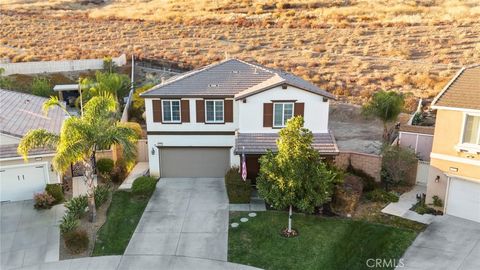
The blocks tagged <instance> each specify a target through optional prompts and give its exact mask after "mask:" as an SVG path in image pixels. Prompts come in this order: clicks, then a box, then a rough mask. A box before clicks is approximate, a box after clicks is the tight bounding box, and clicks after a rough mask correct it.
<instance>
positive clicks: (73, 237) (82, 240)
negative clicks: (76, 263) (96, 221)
mask: <svg viewBox="0 0 480 270" xmlns="http://www.w3.org/2000/svg"><path fill="white" fill-rule="evenodd" d="M63 239H64V241H65V246H66V247H67V248H68V250H69V251H70V252H71V253H72V254H78V253H81V252H83V251H85V250H87V248H88V242H89V240H88V234H87V231H85V230H74V231H71V232H69V233H66V234H65V235H63Z"/></svg>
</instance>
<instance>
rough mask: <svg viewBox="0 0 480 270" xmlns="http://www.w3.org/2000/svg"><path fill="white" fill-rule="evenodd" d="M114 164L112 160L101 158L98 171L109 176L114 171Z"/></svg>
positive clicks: (98, 161) (98, 162)
mask: <svg viewBox="0 0 480 270" xmlns="http://www.w3.org/2000/svg"><path fill="white" fill-rule="evenodd" d="M113 166H114V162H113V160H112V159H110V158H101V159H99V160H97V170H98V173H100V174H101V175H108V174H110V173H112V171H113Z"/></svg>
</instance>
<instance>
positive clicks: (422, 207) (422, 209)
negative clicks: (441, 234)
mask: <svg viewBox="0 0 480 270" xmlns="http://www.w3.org/2000/svg"><path fill="white" fill-rule="evenodd" d="M410 210H413V211H415V212H417V213H419V214H420V215H424V214H431V215H439V214H441V211H437V210H435V209H433V208H431V207H428V206H427V205H426V204H425V203H423V202H421V201H420V202H418V203H417V204H415V205H414V206H413V207H412V208H411V209H410Z"/></svg>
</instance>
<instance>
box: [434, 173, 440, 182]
mask: <svg viewBox="0 0 480 270" xmlns="http://www.w3.org/2000/svg"><path fill="white" fill-rule="evenodd" d="M435 183H440V175H437V177H435Z"/></svg>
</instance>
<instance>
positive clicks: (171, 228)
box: [125, 178, 228, 261]
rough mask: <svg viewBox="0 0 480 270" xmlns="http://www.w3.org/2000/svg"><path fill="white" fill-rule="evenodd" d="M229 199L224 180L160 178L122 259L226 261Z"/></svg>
mask: <svg viewBox="0 0 480 270" xmlns="http://www.w3.org/2000/svg"><path fill="white" fill-rule="evenodd" d="M227 252H228V198H227V193H226V190H225V184H224V180H223V178H162V179H160V181H159V182H158V184H157V189H156V191H155V193H154V194H153V195H152V198H151V199H150V201H149V203H148V205H147V208H146V209H145V212H144V213H143V216H142V218H141V220H140V222H139V224H138V226H137V228H136V230H135V233H134V234H133V236H132V239H131V240H130V243H129V244H128V247H127V249H126V251H125V255H167V256H168V255H170V256H171V255H175V256H186V257H193V258H201V259H211V260H218V261H226V260H227Z"/></svg>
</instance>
